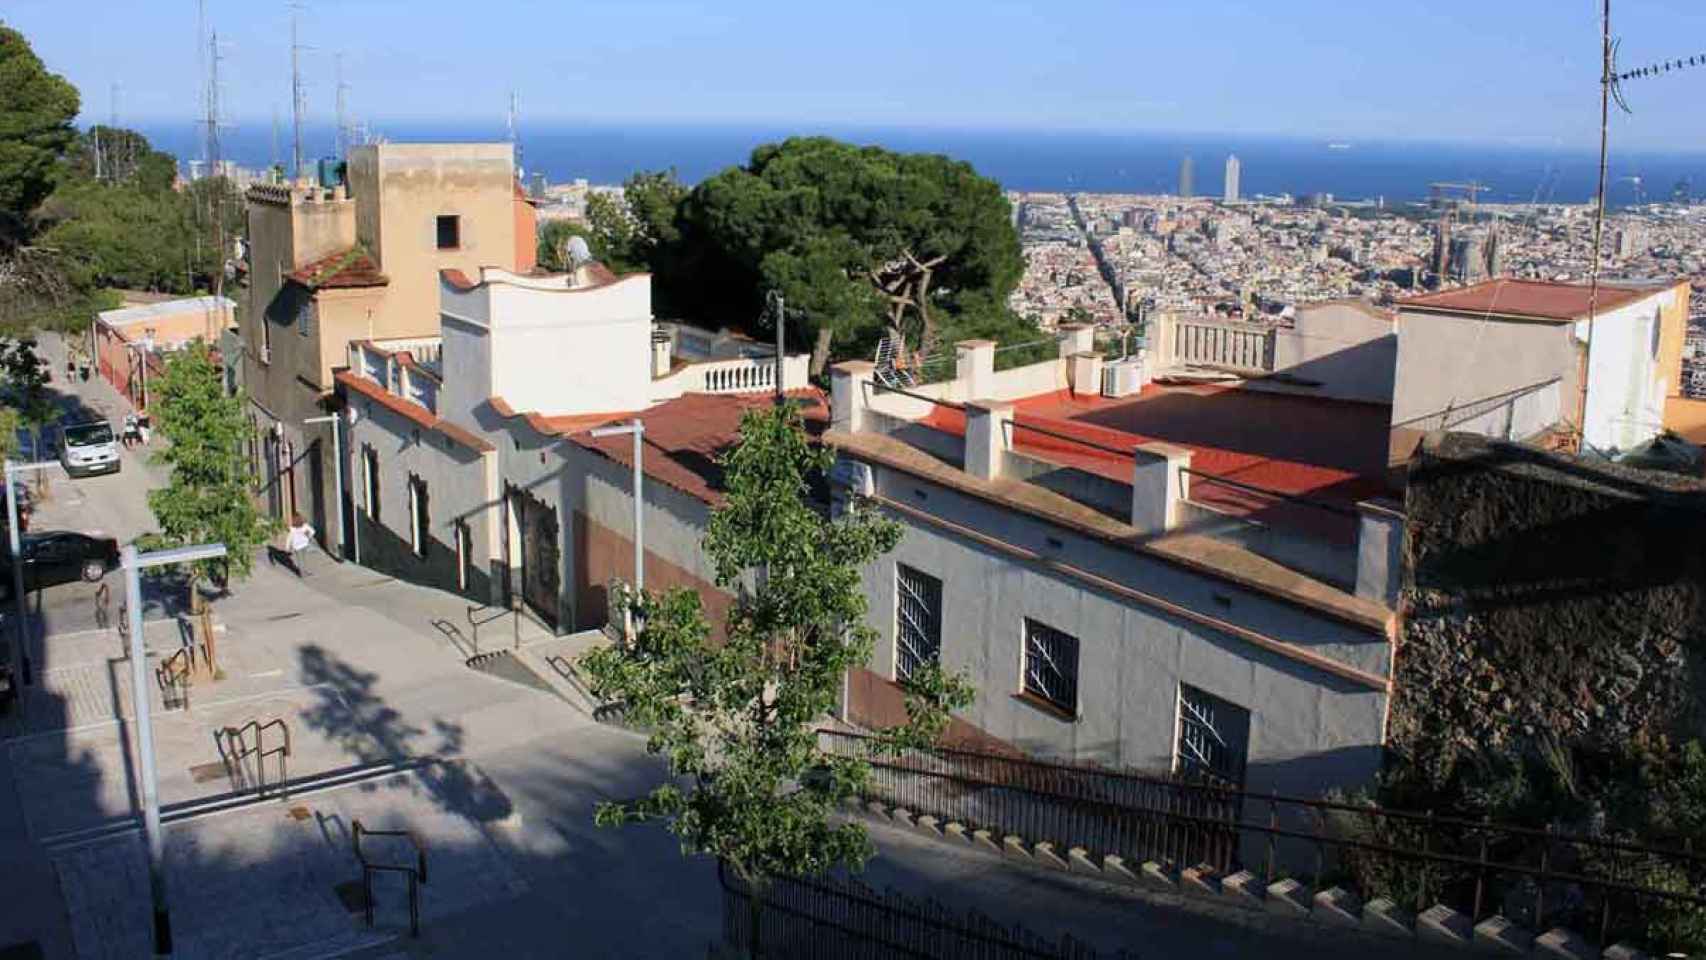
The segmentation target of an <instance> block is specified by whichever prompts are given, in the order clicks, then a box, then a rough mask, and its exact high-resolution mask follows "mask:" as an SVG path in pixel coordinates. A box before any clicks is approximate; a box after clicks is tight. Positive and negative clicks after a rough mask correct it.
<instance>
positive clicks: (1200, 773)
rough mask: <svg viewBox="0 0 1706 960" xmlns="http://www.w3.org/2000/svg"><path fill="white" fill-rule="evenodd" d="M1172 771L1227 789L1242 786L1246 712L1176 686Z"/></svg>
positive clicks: (1190, 688) (1247, 728)
mask: <svg viewBox="0 0 1706 960" xmlns="http://www.w3.org/2000/svg"><path fill="white" fill-rule="evenodd" d="M1176 740H1177V746H1176V747H1175V748H1174V752H1173V771H1174V772H1175V773H1182V774H1187V775H1190V776H1195V777H1198V778H1201V779H1203V780H1206V781H1208V782H1210V783H1216V784H1220V785H1222V786H1229V787H1242V786H1243V785H1244V764H1245V761H1246V759H1247V756H1248V752H1249V748H1250V711H1248V710H1246V709H1244V708H1243V707H1240V706H1238V705H1237V704H1235V703H1231V702H1228V701H1226V700H1222V699H1220V698H1219V697H1217V696H1215V695H1213V694H1211V693H1206V692H1204V691H1202V690H1198V689H1197V688H1196V687H1193V686H1191V685H1190V684H1185V683H1181V684H1179V727H1178V731H1177V736H1176Z"/></svg>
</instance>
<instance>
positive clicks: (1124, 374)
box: [1102, 357, 1143, 397]
mask: <svg viewBox="0 0 1706 960" xmlns="http://www.w3.org/2000/svg"><path fill="white" fill-rule="evenodd" d="M1142 389H1143V361H1142V360H1141V359H1140V358H1138V357H1128V358H1126V359H1124V360H1117V361H1115V362H1113V363H1106V364H1103V365H1102V396H1104V397H1129V396H1131V395H1132V394H1134V393H1137V392H1138V391H1139V390H1142Z"/></svg>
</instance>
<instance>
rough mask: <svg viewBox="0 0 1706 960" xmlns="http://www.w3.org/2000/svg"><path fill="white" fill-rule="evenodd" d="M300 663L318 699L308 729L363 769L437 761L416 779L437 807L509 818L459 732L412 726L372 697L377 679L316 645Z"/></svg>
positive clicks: (450, 727)
mask: <svg viewBox="0 0 1706 960" xmlns="http://www.w3.org/2000/svg"><path fill="white" fill-rule="evenodd" d="M298 657H299V659H300V670H301V677H302V681H303V683H304V684H305V685H306V686H308V687H309V688H310V689H311V690H312V691H313V693H314V697H315V699H314V703H313V704H312V705H310V706H308V707H306V708H304V709H303V711H302V714H301V717H302V722H303V723H304V724H306V725H307V726H308V727H309V728H310V729H313V730H317V731H319V732H320V733H322V734H324V735H325V736H326V737H327V739H329V740H331V741H332V742H333V743H335V744H336V745H337V746H339V747H340V748H342V749H343V750H344V751H345V752H346V753H348V754H352V755H353V756H355V757H356V758H358V761H359V762H361V763H364V764H369V763H386V762H391V763H396V762H402V761H407V760H417V759H423V758H436V759H437V760H438V761H440V762H437V763H431V764H427V765H425V766H423V767H421V768H420V769H419V770H418V771H417V775H418V777H419V779H420V782H421V783H422V784H423V785H424V789H425V790H426V791H427V792H428V793H430V795H431V799H432V801H433V802H434V803H435V804H436V805H437V806H439V807H440V808H441V809H443V810H445V811H448V812H454V813H457V814H461V815H463V816H467V817H469V818H471V819H473V820H476V821H479V822H482V823H487V822H492V821H497V820H503V819H504V818H506V817H508V816H509V815H510V813H511V812H512V807H511V804H510V801H509V798H508V797H506V796H505V795H504V793H503V791H502V790H500V789H499V788H498V787H497V785H496V784H494V783H492V781H491V780H490V779H489V778H487V777H486V776H485V775H484V774H483V773H480V772H479V770H478V768H476V767H474V766H472V765H471V764H468V763H466V762H463V761H462V760H461V754H462V747H463V740H464V733H463V729H462V725H461V724H459V723H456V722H454V721H451V720H444V719H434V720H432V721H431V724H430V727H431V729H427V728H425V727H421V726H418V725H416V724H414V723H412V722H410V721H409V720H407V719H405V718H404V717H403V715H402V714H401V713H399V712H398V711H397V710H396V709H394V708H392V707H391V706H390V705H389V704H387V703H386V702H385V700H384V699H383V698H382V697H380V696H379V695H378V694H376V693H375V692H374V687H375V685H376V684H377V683H378V680H379V675H378V674H376V673H373V672H370V671H366V670H362V669H360V668H359V667H356V666H355V665H353V664H351V663H349V662H347V661H345V660H343V659H342V658H340V657H338V656H337V655H336V654H333V653H329V652H328V651H327V650H326V649H325V648H324V647H321V646H319V645H318V644H309V645H307V646H305V647H303V648H302V650H301V651H300V653H299V654H298Z"/></svg>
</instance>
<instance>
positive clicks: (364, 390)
mask: <svg viewBox="0 0 1706 960" xmlns="http://www.w3.org/2000/svg"><path fill="white" fill-rule="evenodd" d="M336 379H337V381H338V383H341V384H343V385H344V386H345V387H346V388H348V389H350V390H353V391H355V392H356V393H359V394H361V395H362V396H364V397H366V398H368V399H369V400H373V401H375V402H377V403H379V404H380V405H381V406H383V407H385V409H387V410H389V411H391V412H392V413H395V414H397V415H398V416H401V417H403V418H404V419H407V420H409V421H411V422H413V423H415V424H416V425H417V426H420V427H423V428H425V429H427V430H433V431H436V432H437V433H440V434H442V435H444V436H446V437H449V438H450V439H451V440H454V441H456V442H457V443H459V444H461V445H462V446H464V447H467V448H468V449H470V450H474V451H478V452H480V453H487V452H490V451H491V450H494V449H496V448H495V447H493V446H492V445H491V444H490V443H487V442H486V441H485V440H482V439H481V438H480V437H478V436H476V435H475V434H474V433H472V432H470V431H468V430H465V429H463V428H462V427H459V426H457V425H456V424H454V423H451V422H450V421H449V420H445V419H443V418H442V417H439V416H438V415H436V414H434V413H433V412H432V411H431V410H428V409H426V408H425V407H422V406H421V405H419V404H415V403H410V402H409V401H407V400H404V399H403V398H402V397H398V396H394V395H392V394H391V393H389V392H387V391H386V390H385V389H384V388H383V387H381V386H380V385H379V384H377V383H374V382H373V381H372V380H369V379H367V378H366V377H362V376H357V375H356V374H354V373H351V372H350V371H348V370H339V371H338V372H337V377H336Z"/></svg>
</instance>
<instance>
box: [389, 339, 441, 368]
mask: <svg viewBox="0 0 1706 960" xmlns="http://www.w3.org/2000/svg"><path fill="white" fill-rule="evenodd" d="M373 346H374V349H376V350H380V351H383V352H385V353H393V354H395V353H407V354H408V355H409V356H411V357H414V358H415V362H416V363H418V364H420V365H421V366H423V367H426V368H427V369H428V370H431V371H432V372H433V373H435V374H439V375H440V376H442V375H443V374H442V370H443V366H442V361H443V359H444V341H443V339H441V338H439V337H394V338H391V339H388V340H374V341H373Z"/></svg>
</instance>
